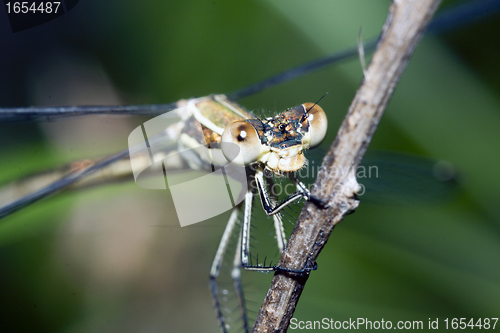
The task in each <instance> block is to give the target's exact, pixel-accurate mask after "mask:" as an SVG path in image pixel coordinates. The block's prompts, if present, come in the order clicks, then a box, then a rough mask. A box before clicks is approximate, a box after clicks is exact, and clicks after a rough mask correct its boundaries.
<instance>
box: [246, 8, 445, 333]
mask: <svg viewBox="0 0 500 333" xmlns="http://www.w3.org/2000/svg"><path fill="white" fill-rule="evenodd" d="M439 2H440V0H393V2H392V4H391V6H390V8H389V14H388V16H387V19H386V21H385V24H384V26H383V28H382V33H381V37H380V40H379V42H378V45H377V50H376V51H375V53H374V54H373V57H372V60H371V63H370V65H369V67H368V69H367V71H366V73H365V77H364V79H363V81H362V83H361V86H360V87H359V89H358V91H357V93H356V96H355V97H354V100H353V101H352V103H351V106H350V107H349V111H348V113H347V115H346V118H345V119H344V121H343V123H342V126H341V127H340V130H339V132H338V134H337V138H336V139H335V141H334V142H333V144H332V146H331V148H330V151H329V152H328V154H327V155H326V157H325V159H324V160H323V165H322V167H321V170H320V172H319V174H318V178H317V180H316V182H315V184H314V186H313V189H312V194H313V195H314V196H315V197H317V198H321V199H323V200H324V201H326V202H328V204H329V208H328V209H321V208H318V207H317V206H316V205H314V204H312V203H310V202H308V203H306V204H305V206H304V208H303V209H302V213H301V215H300V217H299V220H298V221H297V224H296V226H295V229H294V231H293V233H292V235H291V237H290V241H289V244H288V246H287V248H286V250H285V251H284V252H283V254H282V255H281V258H280V262H279V266H280V267H286V268H288V269H294V270H301V269H303V268H304V267H310V266H311V265H312V263H315V262H316V258H317V257H318V255H319V253H320V252H321V250H322V249H323V246H324V245H325V243H326V241H327V240H328V237H329V236H330V234H331V232H332V230H333V228H334V226H335V225H336V224H337V223H339V222H340V221H341V220H342V219H343V218H344V216H345V215H346V213H348V212H349V211H351V210H354V209H355V208H356V207H357V206H358V203H359V202H358V200H357V199H356V195H355V194H356V192H357V191H358V188H359V185H358V183H357V181H356V170H357V168H358V166H359V163H360V162H361V159H362V158H363V155H364V154H365V152H366V149H367V148H368V144H369V143H370V140H371V138H372V136H373V133H374V132H375V129H376V128H377V125H378V123H379V121H380V118H381V117H382V114H383V112H384V110H385V108H386V106H387V103H388V101H389V98H390V97H391V95H392V93H393V91H394V88H395V87H396V84H397V83H398V81H399V79H400V77H401V75H402V74H403V71H404V69H405V67H406V65H407V64H408V61H409V60H410V57H411V55H412V53H413V50H414V49H415V47H416V45H417V43H418V41H419V40H420V37H421V36H422V34H423V32H424V30H425V27H426V26H427V24H428V22H429V21H430V19H431V17H432V15H433V14H434V12H435V10H436V8H437V6H438V5H439ZM307 278H308V276H307V275H305V274H304V275H298V274H291V273H276V274H275V276H274V278H273V281H272V283H271V287H270V289H269V291H268V293H267V296H266V298H265V300H264V303H263V304H262V307H261V309H260V311H259V315H258V317H257V321H256V323H255V326H254V328H253V332H284V331H286V329H287V328H288V325H289V323H290V319H291V318H292V315H293V312H294V311H295V307H296V304H297V302H298V299H299V297H300V294H301V293H302V290H303V289H304V285H305V283H306V281H307Z"/></svg>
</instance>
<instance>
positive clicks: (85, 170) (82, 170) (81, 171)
mask: <svg viewBox="0 0 500 333" xmlns="http://www.w3.org/2000/svg"><path fill="white" fill-rule="evenodd" d="M233 96H235V95H233ZM230 100H231V99H230ZM108 109H109V108H108ZM58 110H59V111H61V109H58ZM85 112H86V111H82V113H85ZM139 113H140V112H139ZM38 115H41V113H39V114H38ZM18 116H19V115H18ZM46 116H47V115H42V117H46ZM21 117H23V116H21ZM123 157H124V155H123V154H122V155H120V154H117V155H115V156H112V157H111V158H109V159H106V160H103V161H101V162H97V163H94V164H92V165H91V166H90V167H86V166H85V163H82V166H78V165H76V166H75V165H73V166H72V167H73V168H76V173H73V175H78V176H76V177H75V178H81V177H79V176H80V175H87V174H90V171H92V170H95V169H100V168H102V167H103V166H107V165H110V164H111V163H112V162H114V161H118V160H121V159H122V158H123ZM89 163H93V162H89ZM63 173H64V172H63ZM70 180H71V179H70ZM29 203H31V202H29ZM20 207H24V205H21V206H20ZM278 216H279V215H278ZM281 243H282V244H283V243H284V242H283V241H281Z"/></svg>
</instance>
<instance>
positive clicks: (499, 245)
mask: <svg viewBox="0 0 500 333" xmlns="http://www.w3.org/2000/svg"><path fill="white" fill-rule="evenodd" d="M389 3H390V2H389V1H361V0H359V1H358V0H351V1H349V2H347V1H340V0H339V1H332V0H329V1H327V0H322V1H320V0H318V1H313V2H312V1H308V2H306V1H300V0H293V1H290V0H286V1H285V0H279V1H264V0H262V1H252V2H249V1H247V2H238V3H237V2H234V1H221V0H216V1H183V2H179V1H177V2H174V1H147V2H140V1H106V2H104V1H97V0H87V1H81V2H80V3H79V4H78V5H77V6H76V7H75V8H74V9H73V10H71V11H70V12H69V13H67V14H65V15H64V16H62V17H60V18H58V19H56V20H54V21H51V22H48V23H46V24H44V25H41V26H38V27H35V28H33V29H30V30H26V31H22V32H18V33H15V34H13V33H12V32H11V30H10V27H9V25H8V21H7V19H6V15H5V13H2V14H1V15H2V19H1V22H0V29H1V33H0V49H1V50H2V51H1V52H0V60H1V64H0V66H1V67H0V71H1V76H0V88H1V89H0V105H1V106H3V107H7V106H29V105H37V106H41V105H69V104H72V105H83V104H124V105H127V104H154V103H168V102H174V101H177V100H179V99H182V98H190V97H199V96H204V95H207V94H210V93H228V92H231V91H234V90H236V89H238V88H241V87H244V86H246V85H248V84H251V83H254V82H256V81H259V80H262V79H264V78H266V77H268V76H270V75H272V74H275V73H278V72H281V71H284V70H286V69H288V68H290V67H292V66H296V65H298V64H301V63H303V62H305V61H308V60H312V59H315V58H317V57H320V56H323V55H326V54H330V53H333V52H335V51H339V50H342V49H344V48H346V47H350V46H353V45H355V44H356V41H357V36H358V32H359V29H360V27H363V37H364V39H365V40H368V39H370V38H372V37H376V36H377V35H378V34H379V32H380V28H381V26H382V24H383V22H384V20H385V17H386V14H387V8H388V5H389ZM456 3H458V1H445V2H444V3H443V5H442V8H445V7H448V6H453V5H454V4H456ZM499 29H500V20H499V16H498V15H496V16H491V17H490V18H488V19H484V20H481V22H479V23H476V24H473V25H466V26H463V27H461V28H460V29H455V30H454V31H451V32H448V33H446V34H441V35H438V36H427V37H426V38H425V39H424V40H423V41H422V42H421V43H420V45H419V46H418V48H417V50H416V52H415V55H414V57H413V58H412V61H411V62H410V64H409V66H408V68H407V70H406V72H405V74H404V75H403V78H402V80H401V82H400V84H399V85H398V87H397V89H396V91H395V93H394V96H393V98H392V100H391V102H390V103H389V107H388V109H387V111H386V114H385V115H384V118H383V119H382V122H381V124H380V126H379V129H378V131H377V132H376V134H375V136H374V138H373V141H372V143H371V146H370V149H369V153H370V156H372V157H369V158H371V160H368V161H371V162H368V161H367V163H374V164H375V165H378V164H377V163H378V162H376V161H378V159H379V157H377V156H380V155H376V154H375V152H377V151H384V152H391V153H397V155H395V156H396V158H394V159H395V160H397V162H398V163H400V164H401V165H403V166H402V167H401V168H396V167H394V170H401V171H393V172H389V173H381V174H380V175H379V178H377V179H360V182H361V183H363V184H365V185H366V187H367V188H366V191H367V194H366V198H365V196H361V197H360V199H361V204H360V207H359V208H358V209H357V210H356V213H355V214H353V215H350V216H348V217H347V218H346V219H345V220H344V221H343V222H342V223H341V224H340V225H339V226H337V227H336V229H335V231H334V233H333V234H332V237H331V238H330V241H329V242H328V244H327V245H326V247H325V249H324V250H323V252H322V253H321V255H320V257H319V259H318V265H319V269H318V271H316V272H314V273H313V274H311V277H310V279H309V281H308V283H307V286H306V288H305V290H304V293H303V295H302V297H301V299H300V302H299V305H298V307H297V310H296V312H295V315H294V316H295V318H297V319H298V320H321V319H322V318H325V317H326V318H333V319H335V320H346V319H348V318H353V319H355V318H367V319H369V320H372V321H376V320H381V319H382V318H383V319H384V320H390V321H393V322H394V323H395V322H396V321H398V320H409V321H413V320H423V321H424V324H425V325H427V323H428V320H429V318H432V319H433V320H435V319H436V318H439V319H440V327H439V328H440V329H444V322H443V320H444V319H446V318H450V319H451V318H455V317H458V318H460V317H463V318H469V319H470V318H475V319H476V320H477V319H479V318H487V317H489V318H491V317H497V318H498V317H500V260H499V255H500V213H499V210H498V205H499V204H500V176H499V175H498V171H497V169H498V166H499V165H500V154H499V153H498V149H499V148H498V147H499V145H500V134H499V131H500V112H499V110H500V99H499V92H500V79H499V77H500V64H499V62H498V54H499V51H500V44H499V43H498V42H497V39H498V33H499ZM361 78H362V71H361V67H360V64H359V61H358V60H357V59H354V60H352V61H349V62H343V63H341V64H338V65H335V66H333V67H331V68H329V69H325V70H321V71H319V72H317V73H314V74H311V75H308V76H306V77H303V78H301V79H297V80H294V81H293V82H288V83H286V84H283V85H281V86H279V87H275V88H271V89H268V90H266V91H265V92H262V93H259V94H257V95H254V96H251V97H248V98H245V99H244V100H241V101H239V102H240V104H241V105H243V106H244V107H246V108H247V109H249V110H255V111H256V112H257V113H260V114H261V115H262V114H263V115H268V114H273V113H275V112H278V111H281V110H283V109H285V108H287V107H291V106H294V105H297V104H301V103H303V102H306V101H315V100H317V99H318V98H319V97H321V96H322V95H323V94H324V93H325V92H327V91H328V92H329V95H328V96H327V97H326V98H325V99H323V100H322V101H321V105H322V107H323V108H324V109H325V110H326V112H327V114H328V117H329V126H330V130H329V134H328V138H327V139H326V140H325V142H324V144H323V146H322V147H320V148H319V149H318V150H319V152H320V153H313V151H311V154H312V155H311V156H316V157H317V158H319V159H318V160H315V163H316V164H317V165H318V164H319V163H320V161H321V152H324V151H326V150H327V149H328V146H329V144H330V143H331V142H332V141H333V139H334V137H335V135H336V132H337V129H338V126H339V125H340V123H341V121H342V118H343V117H344V115H345V113H346V111H347V108H348V106H349V104H350V101H351V99H352V98H353V96H354V94H355V91H356V88H357V86H358V84H359V82H360V81H361ZM262 110H264V111H262ZM146 119H147V118H144V117H125V116H120V117H109V116H108V117H106V116H93V117H79V118H75V119H63V120H57V121H48V122H40V123H22V124H2V125H0V140H1V141H0V142H1V144H0V151H1V153H2V158H1V159H0V183H1V184H3V183H8V182H9V181H11V180H14V179H18V178H20V177H22V176H24V175H27V174H30V173H31V172H34V171H37V170H44V169H50V168H51V167H55V166H59V165H62V164H64V163H66V162H70V161H73V160H76V159H84V158H99V157H102V156H105V155H106V154H110V153H113V152H116V151H119V150H122V149H125V148H126V147H127V137H128V134H129V133H130V131H131V130H132V129H134V128H135V127H136V126H138V125H139V124H141V123H142V122H144V121H145V120H146ZM314 154H316V155H314ZM318 155H319V157H318ZM384 155H385V156H387V155H388V154H384ZM391 155H392V154H391ZM373 156H374V157H373ZM410 156H411V157H410ZM414 156H419V159H415V158H414ZM390 157H391V156H389V158H390ZM420 158H423V159H422V160H420ZM424 159H425V160H424ZM383 160H384V161H386V159H385V157H384V159H383ZM429 160H430V161H446V162H448V163H451V164H452V165H453V166H454V168H455V169H456V170H457V172H458V177H457V182H456V184H455V185H454V186H450V185H449V184H446V185H443V184H441V183H439V182H437V181H435V182H432V181H431V182H429V183H427V180H422V179H420V178H418V177H417V178H416V179H413V181H410V180H412V179H411V178H412V173H411V172H412V170H413V169H417V171H419V170H420V169H419V165H420V163H421V162H419V161H427V162H422V164H423V165H424V167H423V168H424V169H425V168H427V169H428V170H430V166H431V165H432V163H430V162H428V161H429ZM374 161H375V162H374ZM380 163H381V164H380V165H382V164H384V163H387V162H380ZM405 165H406V168H405V167H404V166H405ZM387 170H391V169H390V168H388V169H387ZM413 171H414V170H413ZM397 173H401V174H403V176H401V177H399V178H398V177H397V176H394V175H395V174H397ZM417 173H418V172H417ZM420 173H425V172H420ZM429 173H430V172H429ZM424 176H425V175H424ZM391 177H393V178H395V182H396V183H397V184H396V186H394V185H387V184H386V183H387V179H385V178H391ZM406 180H408V183H407V182H406ZM379 185H380V186H381V187H377V186H379ZM384 185H385V186H386V187H384ZM443 186H446V190H444V191H443ZM169 200H170V199H169V196H168V194H167V193H166V192H161V191H148V190H144V189H141V188H138V187H137V186H136V185H135V184H134V183H133V182H132V181H130V182H126V183H122V184H115V185H107V186H103V187H101V188H99V189H89V190H86V191H82V192H79V193H60V194H58V195H55V196H53V197H50V198H46V199H44V200H41V201H40V202H37V203H35V204H34V205H32V206H30V207H28V208H25V209H23V210H21V211H19V212H17V213H15V214H13V215H12V216H9V217H7V218H5V219H3V220H1V221H0V222H1V223H0V311H1V312H0V330H1V331H3V332H11V331H16V332H22V331H30V332H32V331H37V332H138V331H141V332H146V331H147V332H165V331H166V332H216V331H218V328H217V322H216V319H215V314H214V311H213V309H212V302H211V298H210V294H209V290H208V272H209V268H210V264H211V260H212V257H213V255H214V254H215V250H216V248H217V244H218V241H219V238H220V236H221V234H222V230H223V227H224V223H225V222H226V220H227V217H228V214H223V215H221V216H219V217H217V218H214V219H211V220H210V221H207V222H204V223H200V224H197V225H194V226H191V227H186V228H180V227H179V225H178V223H177V221H176V220H175V217H173V216H172V214H173V206H172V203H171V201H169ZM264 222H266V221H264ZM248 274H250V275H248ZM248 274H247V278H248V279H249V280H253V279H254V278H253V277H252V274H257V275H258V276H259V277H258V278H257V277H256V278H255V280H257V279H258V280H259V281H255V284H256V285H257V286H254V289H259V290H264V292H265V289H266V285H268V283H269V281H270V279H271V275H263V274H258V273H248ZM263 279H264V280H265V281H261V280H263ZM424 328H427V326H424ZM498 329H499V328H498V325H497V330H498Z"/></svg>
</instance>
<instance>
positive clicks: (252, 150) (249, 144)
mask: <svg viewBox="0 0 500 333" xmlns="http://www.w3.org/2000/svg"><path fill="white" fill-rule="evenodd" d="M221 141H222V142H221V148H222V153H223V154H224V156H225V157H226V158H227V159H228V160H229V161H234V160H235V159H236V157H237V156H238V154H240V156H241V158H242V159H243V160H236V161H235V162H236V163H237V164H240V165H249V164H251V163H253V162H255V161H257V159H258V158H259V155H260V147H261V144H260V138H259V135H258V133H257V130H256V129H255V128H254V127H253V126H252V125H251V124H249V123H247V122H245V121H235V122H233V123H232V124H231V125H229V126H227V127H226V128H225V129H224V133H222V139H221Z"/></svg>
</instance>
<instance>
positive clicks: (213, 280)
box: [210, 207, 241, 333]
mask: <svg viewBox="0 0 500 333" xmlns="http://www.w3.org/2000/svg"><path fill="white" fill-rule="evenodd" d="M238 213H239V209H238V207H236V208H234V209H233V211H232V212H231V215H230V217H229V221H228V222H227V225H226V228H225V229H224V233H223V234H222V238H221V241H220V243H219V247H218V248H217V253H216V254H215V258H214V261H213V262H212V268H211V269H210V291H211V292H212V300H213V302H214V307H215V311H216V313H217V319H218V320H219V325H220V328H221V331H222V332H223V333H226V332H227V330H226V323H225V322H224V316H223V314H222V309H221V304H220V301H219V291H218V287H217V277H218V276H219V271H220V268H221V265H222V261H223V260H224V255H225V253H226V250H227V246H228V244H229V238H230V236H231V234H232V232H233V229H234V227H235V225H236V222H237V220H238ZM240 237H241V236H240Z"/></svg>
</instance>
